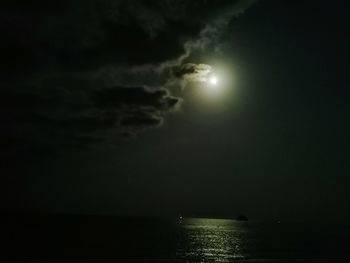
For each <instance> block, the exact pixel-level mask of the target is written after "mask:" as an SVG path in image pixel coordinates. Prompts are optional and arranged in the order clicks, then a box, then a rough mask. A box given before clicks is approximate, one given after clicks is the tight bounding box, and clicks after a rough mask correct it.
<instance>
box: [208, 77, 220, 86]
mask: <svg viewBox="0 0 350 263" xmlns="http://www.w3.org/2000/svg"><path fill="white" fill-rule="evenodd" d="M218 82H219V79H218V78H217V77H216V76H212V77H210V78H209V83H210V84H211V85H213V86H216V85H217V84H218Z"/></svg>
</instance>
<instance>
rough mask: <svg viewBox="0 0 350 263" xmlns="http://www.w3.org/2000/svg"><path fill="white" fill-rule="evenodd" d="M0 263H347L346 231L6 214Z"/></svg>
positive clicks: (349, 233)
mask: <svg viewBox="0 0 350 263" xmlns="http://www.w3.org/2000/svg"><path fill="white" fill-rule="evenodd" d="M2 219H3V220H4V222H2V223H1V229H0V230H1V235H0V241H1V243H2V245H1V248H0V249H1V251H2V252H1V254H0V261H1V262H55V263H59V262H67V263H75V262H127V263H129V262H178V263H182V262H184V263H185V262H186V263H187V262H188V263H190V262H193V263H200V262H242V263H244V262H249V263H253V262H333V263H337V262H350V226H349V225H344V224H335V223H328V224H319V223H290V222H268V223H267V222H257V221H237V220H228V219H210V218H184V219H182V220H179V219H178V218H171V219H169V218H167V219H164V218H163V219H159V218H137V217H132V218H131V217H124V218H120V217H113V216H109V217H106V216H103V217H102V216H67V215H40V216H39V215H35V216H33V215H30V216H29V215H3V216H2Z"/></svg>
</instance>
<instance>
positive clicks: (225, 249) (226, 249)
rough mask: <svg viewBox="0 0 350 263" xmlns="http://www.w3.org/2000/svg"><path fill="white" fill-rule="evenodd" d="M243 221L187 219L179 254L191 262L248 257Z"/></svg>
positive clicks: (229, 260)
mask: <svg viewBox="0 0 350 263" xmlns="http://www.w3.org/2000/svg"><path fill="white" fill-rule="evenodd" d="M241 233H242V229H241V227H240V223H238V222H235V221H232V220H223V219H187V220H184V222H183V223H182V226H181V239H180V244H179V248H178V251H177V257H178V258H179V259H181V260H184V261H189V262H233V261H236V260H239V259H243V258H244V254H243V250H242V248H243V247H242V246H243V240H242V238H241Z"/></svg>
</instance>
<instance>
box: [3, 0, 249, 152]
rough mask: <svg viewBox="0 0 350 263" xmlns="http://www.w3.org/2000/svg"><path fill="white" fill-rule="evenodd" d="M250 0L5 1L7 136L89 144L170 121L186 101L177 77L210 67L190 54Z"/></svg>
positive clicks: (16, 142)
mask: <svg viewBox="0 0 350 263" xmlns="http://www.w3.org/2000/svg"><path fill="white" fill-rule="evenodd" d="M251 2H253V1H243V0H241V1H239V0H238V1H232V0H223V1H206V0H194V1H184V0H158V1H157V0H155V1H147V0H140V1H126V0H89V1H83V0H72V1H58V0H54V1H49V2H48V1H44V0H36V1H24V0H23V1H3V2H2V9H1V11H0V30H1V35H2V37H1V41H0V48H1V52H2V61H1V63H0V88H1V96H0V103H1V105H0V118H1V121H2V123H3V124H4V128H3V129H2V131H1V136H2V138H5V139H4V140H3V141H4V144H5V141H6V145H8V146H7V148H11V147H12V146H13V148H15V149H21V148H22V147H28V148H31V147H33V145H42V146H45V147H44V148H55V147H57V146H62V145H72V144H73V145H74V144H77V145H84V144H85V143H86V144H90V143H95V142H100V141H106V140H108V139H109V137H114V138H118V137H119V136H120V137H125V135H127V136H128V137H129V135H135V134H137V133H138V132H139V131H143V130H145V129H147V128H150V127H159V126H161V125H162V123H163V121H164V116H165V115H166V114H167V113H169V112H171V111H174V110H176V109H177V108H178V107H179V105H180V104H181V101H182V100H181V99H180V98H177V97H174V96H172V95H171V94H170V91H169V87H170V86H171V85H170V84H169V83H172V84H174V83H175V84H176V85H177V86H181V85H182V84H181V83H179V82H178V81H175V82H174V77H175V79H184V80H185V81H187V80H191V79H192V78H197V79H198V78H200V77H201V74H202V73H203V72H204V71H205V72H206V69H208V68H209V66H207V65H204V64H193V63H192V64H190V63H187V64H186V63H185V65H182V64H183V63H184V61H185V60H190V59H191V53H193V52H194V51H195V50H199V51H203V52H204V51H205V50H206V49H210V48H214V47H215V46H217V44H218V43H219V38H220V34H221V32H222V30H223V28H224V27H225V25H226V24H227V23H228V22H229V20H230V19H231V18H232V17H233V16H235V15H237V14H239V13H241V12H242V11H244V9H245V8H246V7H247V6H248V5H249V4H251ZM35 148H37V146H35ZM41 148H42V147H41Z"/></svg>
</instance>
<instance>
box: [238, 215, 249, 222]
mask: <svg viewBox="0 0 350 263" xmlns="http://www.w3.org/2000/svg"><path fill="white" fill-rule="evenodd" d="M236 220H237V221H248V217H246V216H245V215H239V216H237V218H236Z"/></svg>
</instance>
